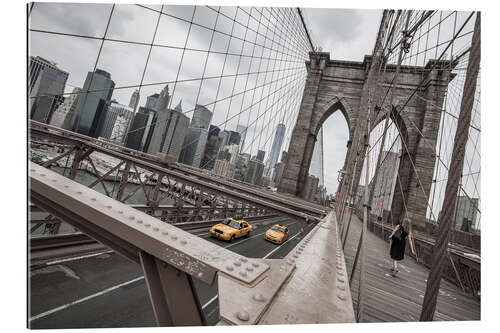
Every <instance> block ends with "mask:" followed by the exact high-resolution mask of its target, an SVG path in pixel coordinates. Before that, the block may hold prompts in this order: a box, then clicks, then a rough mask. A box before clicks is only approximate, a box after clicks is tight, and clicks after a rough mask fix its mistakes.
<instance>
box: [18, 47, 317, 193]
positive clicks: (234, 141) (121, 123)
mask: <svg viewBox="0 0 500 333" xmlns="http://www.w3.org/2000/svg"><path fill="white" fill-rule="evenodd" d="M68 76H69V74H68V73H67V72H65V71H64V70H62V69H60V68H58V67H57V64H56V63H54V62H52V61H49V60H46V59H44V58H42V57H38V56H37V57H30V64H29V87H28V88H29V96H30V102H29V114H30V118H31V119H33V120H36V121H39V122H43V123H47V124H51V125H53V126H57V127H60V128H63V129H67V130H70V131H73V132H77V133H80V134H83V135H87V136H90V137H94V138H99V139H102V140H107V141H111V142H114V143H116V144H119V145H123V146H125V147H128V148H131V149H135V150H139V151H143V152H146V153H149V154H156V155H158V154H161V155H160V156H165V155H167V156H169V159H170V160H174V159H175V160H176V161H177V162H180V163H183V164H186V165H190V166H192V167H195V168H201V169H205V170H207V171H208V172H212V173H215V174H216V175H218V176H221V177H226V178H230V179H236V180H239V181H243V182H246V183H250V184H254V185H258V186H265V187H271V188H274V187H277V185H278V184H279V181H280V179H281V177H282V175H283V169H284V167H285V164H286V152H283V154H281V160H280V161H278V159H279V157H280V153H281V148H282V145H283V141H284V138H285V131H286V127H285V125H284V124H278V126H277V128H276V132H275V136H274V141H273V144H272V147H271V152H270V154H269V156H267V159H266V152H265V151H263V150H258V151H257V154H256V155H254V156H251V155H250V154H248V153H244V149H245V144H246V134H247V127H245V126H242V125H237V128H236V131H232V130H221V129H220V128H219V127H217V126H214V125H212V124H211V121H212V115H213V114H212V111H210V110H208V109H207V108H206V107H205V106H203V105H196V106H195V109H194V111H193V113H192V117H191V119H190V118H189V117H188V116H186V114H185V113H183V111H182V101H181V102H179V104H178V105H177V106H175V107H174V108H173V109H172V108H170V105H171V103H170V102H171V101H170V99H171V96H170V93H169V87H168V85H167V86H165V87H164V89H163V90H162V91H161V92H160V93H159V94H158V93H155V94H153V95H151V96H148V97H147V98H146V102H145V104H144V105H142V106H139V100H140V94H139V91H138V90H136V91H134V92H133V93H132V96H131V98H130V102H129V104H128V105H124V104H120V103H119V102H118V101H116V100H115V99H113V90H114V88H115V82H114V81H113V79H112V77H111V74H110V73H108V72H106V71H104V70H102V69H96V70H95V71H91V72H88V73H87V77H86V79H85V82H84V85H83V87H82V88H76V87H75V88H74V89H73V91H72V93H71V94H64V91H65V88H66V81H67V79H68ZM308 184H309V186H310V187H311V190H310V191H309V194H308V196H307V198H306V199H308V200H315V198H316V197H317V193H318V177H315V176H310V177H309V178H308Z"/></svg>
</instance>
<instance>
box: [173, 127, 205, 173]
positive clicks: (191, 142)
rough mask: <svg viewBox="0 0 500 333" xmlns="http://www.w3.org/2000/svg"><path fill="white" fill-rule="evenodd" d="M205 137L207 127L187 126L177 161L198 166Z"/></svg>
mask: <svg viewBox="0 0 500 333" xmlns="http://www.w3.org/2000/svg"><path fill="white" fill-rule="evenodd" d="M207 137H208V130H207V129H205V128H200V127H189V128H188V129H187V133H186V136H185V137H184V142H183V144H182V150H181V154H180V156H179V162H181V163H184V164H187V165H191V166H193V167H195V168H199V167H200V164H201V159H202V157H203V152H204V150H205V145H206V143H207Z"/></svg>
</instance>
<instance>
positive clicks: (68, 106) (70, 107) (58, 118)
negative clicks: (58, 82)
mask: <svg viewBox="0 0 500 333" xmlns="http://www.w3.org/2000/svg"><path fill="white" fill-rule="evenodd" d="M80 91H81V89H80V88H73V93H72V94H71V95H67V96H66V97H65V98H64V102H63V103H62V104H61V105H59V107H58V108H57V109H56V110H55V111H54V113H53V114H52V118H51V120H50V124H51V125H53V126H56V127H60V128H64V129H67V127H65V125H66V124H67V122H68V121H69V120H67V119H68V117H69V119H71V117H72V115H73V113H74V112H75V108H76V103H77V102H78V98H79V96H80ZM66 126H67V125H66Z"/></svg>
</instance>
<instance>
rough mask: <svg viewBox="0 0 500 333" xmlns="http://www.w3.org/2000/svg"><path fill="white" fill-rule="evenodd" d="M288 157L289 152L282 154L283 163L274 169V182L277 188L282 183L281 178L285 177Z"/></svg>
mask: <svg viewBox="0 0 500 333" xmlns="http://www.w3.org/2000/svg"><path fill="white" fill-rule="evenodd" d="M287 157H288V152H286V151H283V153H282V154H281V161H280V162H279V163H277V164H276V166H275V167H274V175H273V182H274V186H275V187H278V185H279V184H280V182H281V177H283V171H284V169H285V165H286V159H287Z"/></svg>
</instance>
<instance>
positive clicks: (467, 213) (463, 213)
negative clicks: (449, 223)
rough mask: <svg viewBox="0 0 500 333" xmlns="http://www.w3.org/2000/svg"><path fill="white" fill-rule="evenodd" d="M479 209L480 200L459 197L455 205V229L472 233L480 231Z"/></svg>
mask: <svg viewBox="0 0 500 333" xmlns="http://www.w3.org/2000/svg"><path fill="white" fill-rule="evenodd" d="M478 209H479V199H478V198H469V197H467V196H462V195H459V196H458V197H457V202H456V205H455V214H454V216H455V221H454V226H455V229H457V230H461V231H465V232H471V231H472V229H475V230H477V229H478V223H477V212H478Z"/></svg>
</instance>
